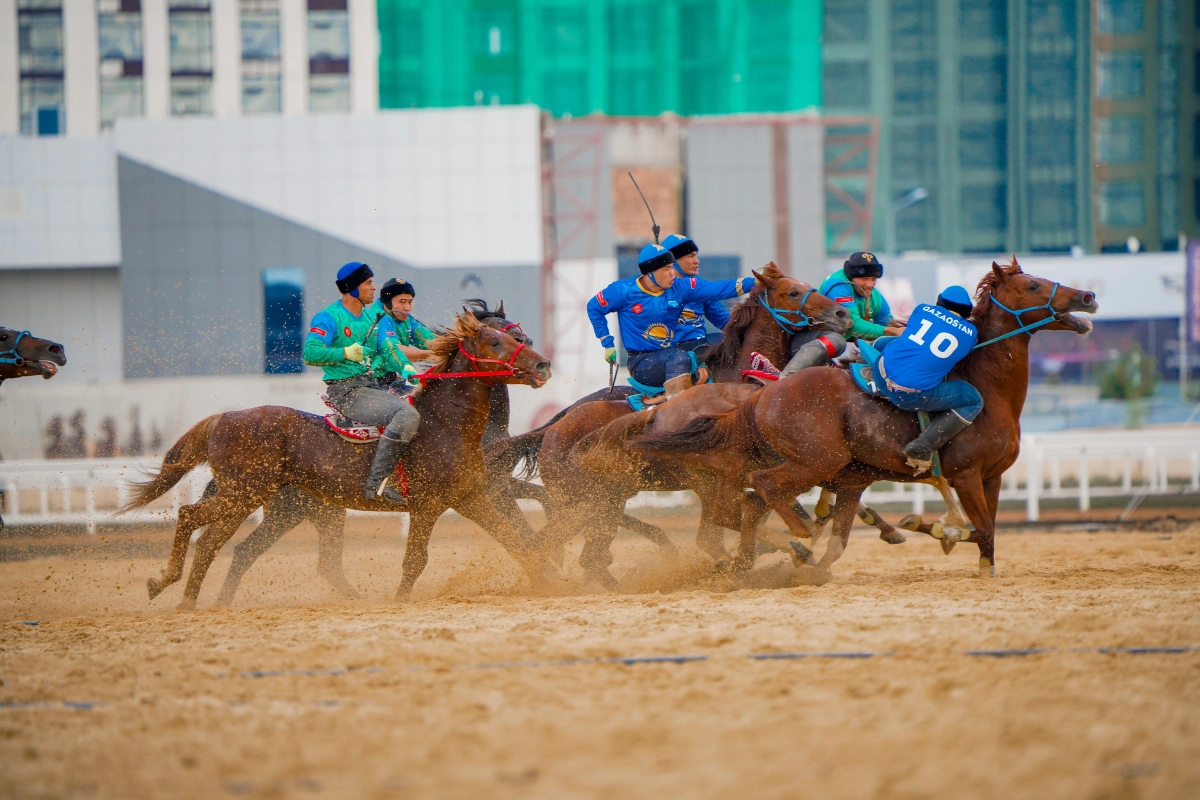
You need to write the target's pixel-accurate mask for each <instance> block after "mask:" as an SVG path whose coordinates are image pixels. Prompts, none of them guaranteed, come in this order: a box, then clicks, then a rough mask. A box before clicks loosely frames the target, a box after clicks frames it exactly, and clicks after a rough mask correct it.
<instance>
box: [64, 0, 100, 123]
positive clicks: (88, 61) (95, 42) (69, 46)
mask: <svg viewBox="0 0 1200 800" xmlns="http://www.w3.org/2000/svg"><path fill="white" fill-rule="evenodd" d="M99 35H100V31H99V27H98V21H97V19H96V4H95V3H94V2H85V1H84V0H75V2H66V3H63V73H64V74H63V80H64V95H65V101H66V102H65V105H66V114H67V135H68V136H74V137H89V136H95V135H97V134H98V133H100V39H99Z"/></svg>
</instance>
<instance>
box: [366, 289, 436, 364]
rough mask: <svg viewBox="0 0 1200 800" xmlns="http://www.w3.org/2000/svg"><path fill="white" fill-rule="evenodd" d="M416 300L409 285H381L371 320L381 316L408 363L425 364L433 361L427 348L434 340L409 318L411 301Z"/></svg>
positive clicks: (415, 319) (411, 307)
mask: <svg viewBox="0 0 1200 800" xmlns="http://www.w3.org/2000/svg"><path fill="white" fill-rule="evenodd" d="M416 296H417V291H416V289H414V288H413V285H412V284H411V283H409V282H408V281H402V280H397V279H396V278H392V279H391V280H389V281H388V282H387V283H385V284H384V285H383V289H382V290H380V292H379V299H378V300H377V301H375V305H373V306H372V307H371V310H372V311H373V312H374V314H372V318H374V316H375V315H376V314H378V313H381V312H382V313H385V314H386V316H385V317H384V321H385V322H387V323H388V329H389V330H392V331H394V332H395V337H396V340H397V345H398V346H399V349H400V351H401V352H402V353H404V355H405V356H406V357H407V358H408V360H409V361H425V360H427V359H430V358H433V353H431V352H429V350H428V349H427V346H428V344H429V343H430V342H432V341H433V340H434V339H436V338H437V334H436V333H434V332H433V331H431V330H429V328H427V327H425V325H423V324H422V323H421V321H420V320H418V319H417V318H416V317H414V316H413V313H412V310H413V299H414V298H415V297H416ZM389 298H390V299H391V305H390V307H389V306H388V300H389Z"/></svg>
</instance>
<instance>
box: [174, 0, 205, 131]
mask: <svg viewBox="0 0 1200 800" xmlns="http://www.w3.org/2000/svg"><path fill="white" fill-rule="evenodd" d="M168 4H169V5H168V20H169V25H170V31H171V113H172V114H175V115H187V114H211V113H212V14H211V13H210V11H209V0H168Z"/></svg>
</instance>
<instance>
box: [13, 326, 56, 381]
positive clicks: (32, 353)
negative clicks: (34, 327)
mask: <svg viewBox="0 0 1200 800" xmlns="http://www.w3.org/2000/svg"><path fill="white" fill-rule="evenodd" d="M66 365H67V353H66V351H65V350H63V346H62V345H61V344H59V343H58V342H52V341H50V340H49V339H39V338H37V337H36V336H31V335H30V334H29V331H14V330H12V329H11V328H0V383H3V382H4V381H6V380H9V379H11V378H33V377H36V376H39V375H40V376H41V377H43V378H45V379H46V380H50V379H51V378H53V377H54V376H55V375H57V374H58V368H59V367H65V366H66Z"/></svg>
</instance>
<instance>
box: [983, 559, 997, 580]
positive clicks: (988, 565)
mask: <svg viewBox="0 0 1200 800" xmlns="http://www.w3.org/2000/svg"><path fill="white" fill-rule="evenodd" d="M979 577H981V578H994V577H996V565H995V564H993V563H992V562H991V561H988V560H987V559H986V558H981V559H979Z"/></svg>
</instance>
